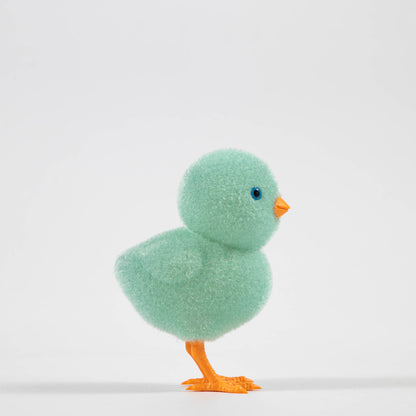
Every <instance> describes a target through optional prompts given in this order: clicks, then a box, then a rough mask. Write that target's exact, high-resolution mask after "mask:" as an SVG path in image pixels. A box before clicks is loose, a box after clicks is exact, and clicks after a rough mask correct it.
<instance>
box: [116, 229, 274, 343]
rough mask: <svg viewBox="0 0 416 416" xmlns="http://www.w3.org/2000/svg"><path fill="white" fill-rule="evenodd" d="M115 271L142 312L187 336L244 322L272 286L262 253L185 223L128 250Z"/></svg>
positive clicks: (213, 334) (212, 335) (207, 335)
mask: <svg viewBox="0 0 416 416" xmlns="http://www.w3.org/2000/svg"><path fill="white" fill-rule="evenodd" d="M116 271H117V272H116V273H117V276H118V280H119V282H120V284H121V287H122V289H123V291H124V293H126V295H127V297H128V298H129V300H130V302H131V303H132V304H133V306H134V307H135V308H136V310H137V311H138V312H139V313H140V314H141V315H142V317H143V318H144V319H145V320H146V321H148V322H149V323H150V324H152V325H154V326H155V327H157V328H159V329H161V330H163V331H166V332H169V333H171V334H173V335H176V336H177V337H178V338H180V339H183V340H185V341H190V340H213V339H216V338H218V337H220V336H221V335H223V334H225V333H227V332H228V331H230V330H232V329H234V328H236V327H238V326H240V325H242V324H244V323H245V322H246V321H248V320H250V319H251V318H252V317H253V316H254V315H256V314H257V312H259V311H260V310H261V308H262V307H263V305H264V303H265V302H266V301H267V298H268V297H269V294H270V289H271V273H270V267H269V264H268V262H267V259H266V257H265V256H264V254H263V253H262V252H260V251H250V252H245V251H241V250H238V249H233V248H229V247H226V246H224V245H221V244H219V243H216V242H213V241H210V240H208V239H206V238H204V237H201V236H200V235H198V234H196V233H193V232H191V231H189V230H188V229H186V228H178V229H175V230H172V231H168V232H165V233H163V234H159V235H157V236H155V237H153V238H151V239H150V240H148V241H146V242H144V243H142V244H139V245H138V246H135V247H133V248H131V249H129V250H128V251H127V252H125V253H124V254H123V255H122V256H120V257H119V259H118V261H117V264H116Z"/></svg>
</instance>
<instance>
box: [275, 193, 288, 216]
mask: <svg viewBox="0 0 416 416" xmlns="http://www.w3.org/2000/svg"><path fill="white" fill-rule="evenodd" d="M289 208H290V206H289V205H288V204H286V202H285V201H284V199H283V198H281V197H280V196H279V198H277V199H276V202H275V203H274V207H273V209H274V214H275V215H276V217H277V218H280V217H281V216H282V215H283V214H285V213H286V212H287V211H288V210H289Z"/></svg>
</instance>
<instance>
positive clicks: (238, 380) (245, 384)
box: [182, 375, 261, 390]
mask: <svg viewBox="0 0 416 416" xmlns="http://www.w3.org/2000/svg"><path fill="white" fill-rule="evenodd" d="M217 377H218V379H219V380H220V381H224V382H227V383H231V384H234V385H238V386H240V387H242V388H243V389H245V390H258V389H261V387H260V386H258V385H257V384H254V382H253V380H251V379H249V378H247V377H244V376H240V377H225V376H220V375H217ZM203 383H208V380H207V379H205V378H190V379H189V380H186V381H184V382H183V383H182V384H195V385H197V384H203ZM187 390H191V389H187Z"/></svg>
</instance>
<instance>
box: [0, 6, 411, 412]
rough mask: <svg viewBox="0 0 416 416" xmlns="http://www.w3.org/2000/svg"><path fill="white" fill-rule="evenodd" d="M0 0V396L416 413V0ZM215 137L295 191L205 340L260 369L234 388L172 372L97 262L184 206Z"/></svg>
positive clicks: (8, 403) (127, 405) (172, 345)
mask: <svg viewBox="0 0 416 416" xmlns="http://www.w3.org/2000/svg"><path fill="white" fill-rule="evenodd" d="M0 7H1V11H0V48H1V54H0V89H1V93H0V120H1V123H0V146H1V147H0V189H1V208H0V209H1V216H0V230H1V234H0V235H1V237H0V340H1V342H0V368H1V371H0V382H1V383H2V386H3V388H2V390H3V393H4V394H3V395H2V396H0V412H1V413H2V414H3V413H4V414H8V415H11V414H25V413H28V412H29V411H31V412H32V413H33V412H34V411H35V412H36V414H42V415H44V414H45V413H47V412H48V411H49V412H50V413H51V414H57V410H59V414H74V413H75V411H77V413H78V414H82V413H88V412H90V411H91V409H96V408H97V409H99V410H100V411H101V413H103V414H114V413H115V412H116V411H117V412H120V413H125V414H129V413H133V412H135V414H136V412H137V411H138V410H139V409H140V410H143V409H144V410H145V411H146V412H150V410H149V409H150V407H151V406H152V407H153V410H154V409H159V410H160V409H162V408H163V409H169V410H170V411H171V412H172V413H179V411H181V414H182V415H183V414H186V410H189V412H194V411H195V410H197V411H198V412H199V413H201V414H204V412H205V413H208V412H209V413H212V412H216V413H221V412H225V411H227V410H235V409H236V408H238V409H239V412H242V411H243V410H245V411H246V412H247V413H250V412H251V413H253V412H254V410H255V409H257V410H259V411H261V410H270V409H271V408H273V409H275V410H278V411H280V413H279V414H282V415H284V414H289V415H292V414H293V415H297V414H319V415H325V414H331V415H334V414H337V415H342V414H349V415H350V414H360V415H366V414H369V415H370V414H375V415H378V416H379V415H382V414H394V415H407V414H409V415H410V414H414V409H415V408H416V406H415V404H416V403H415V401H416V399H415V396H416V395H415V389H414V382H413V381H412V380H414V377H416V358H415V357H416V354H415V352H416V351H415V350H416V346H415V344H416V333H415V330H414V328H415V327H416V322H415V321H416V318H415V317H416V303H415V301H414V296H415V295H414V294H415V292H416V279H415V275H416V273H415V272H416V266H415V261H414V248H415V237H414V236H415V231H416V220H415V215H414V213H415V205H416V194H415V192H414V189H415V178H416V168H415V163H414V155H415V150H416V149H415V147H416V145H415V135H416V124H415V115H416V106H415V96H416V82H415V77H414V74H415V73H416V59H415V48H414V39H415V37H416V28H415V25H414V21H415V18H416V15H415V6H414V3H413V2H412V1H410V0H409V1H395V2H393V1H391V2H388V1H368V0H365V1H349V2H332V1H329V0H328V1H315V2H308V1H300V2H273V1H264V2H254V1H241V0H239V1H230V0H225V1H224V0H221V1H220V0H213V1H209V2H195V1H191V0H184V1H154V2H140V1H139V2H137V1H120V2H117V3H115V2H110V1H101V2H99V3H97V2H93V1H90V0H83V1H71V2H55V1H52V0H50V1H46V0H40V1H37V2H31V1H27V0H26V1H13V2H12V1H3V2H2V3H1V5H0ZM219 147H238V148H242V149H246V150H249V151H253V152H255V153H256V154H257V155H258V156H260V157H262V158H263V159H264V160H266V162H267V163H268V164H269V165H270V166H271V168H272V170H273V171H274V172H275V174H276V177H277V179H278V182H279V184H280V188H281V191H282V194H283V196H284V198H285V199H286V200H287V202H288V203H289V204H290V205H291V206H292V210H291V211H290V212H289V213H288V214H287V215H285V217H284V218H283V221H282V224H281V227H280V229H279V231H278V233H277V234H276V236H275V237H274V238H273V240H272V241H271V242H270V244H268V246H267V247H266V249H265V250H266V253H267V255H268V257H269V259H270V262H271V265H272V269H273V272H274V276H275V287H274V291H273V294H272V297H271V299H270V301H269V303H268V304H267V306H266V308H265V309H264V311H263V312H262V313H261V314H260V315H259V316H258V317H257V318H255V320H253V321H252V322H250V323H248V324H247V325H245V326H244V327H242V328H240V329H238V330H236V331H234V332H233V333H231V334H229V335H227V336H225V337H223V338H222V339H220V340H218V341H217V342H215V343H212V344H209V345H208V354H209V357H210V358H211V361H212V363H213V365H214V368H217V369H218V371H220V372H222V373H223V374H226V375H240V374H241V375H246V376H251V377H253V378H255V379H256V380H259V382H261V381H262V380H263V381H264V383H263V384H264V387H265V388H266V389H265V390H264V391H262V392H253V393H251V394H249V395H248V397H244V398H241V397H240V396H239V397H235V396H232V397H231V396H221V395H216V394H213V395H209V394H208V395H204V394H202V395H201V394H192V393H190V394H189V395H188V394H185V393H182V392H180V390H181V387H179V388H178V387H174V388H173V387H171V386H177V383H178V382H179V381H181V380H183V379H186V378H188V377H191V376H193V375H196V374H197V371H196V368H195V366H194V364H193V363H192V362H191V360H190V359H189V357H187V355H186V353H185V352H184V348H183V345H182V343H181V342H179V341H177V340H175V339H174V338H173V337H171V336H168V335H166V334H163V333H161V332H158V331H156V330H154V329H153V328H151V327H149V326H147V325H146V324H145V323H144V322H143V321H142V320H141V319H140V317H138V316H137V315H136V314H135V313H134V311H133V309H132V307H131V306H130V305H129V304H128V302H127V300H126V299H125V298H124V297H123V295H122V294H121V292H120V290H119V289H118V287H117V284H116V282H115V279H114V277H113V274H112V267H113V263H114V260H115V258H116V256H117V255H118V253H120V252H121V251H122V250H124V249H126V248H128V247H129V246H131V245H134V244H136V243H138V242H141V241H143V240H145V239H146V238H148V237H150V236H152V235H153V234H155V233H157V232H160V231H164V230H166V229H169V228H174V227H177V226H179V225H180V220H179V216H178V214H177V209H176V191H177V186H178V184H179V181H180V178H181V175H182V174H183V172H184V170H185V169H186V167H187V166H188V165H189V164H190V163H191V162H192V161H194V160H195V159H196V158H197V157H199V156H200V155H202V154H203V153H205V152H207V151H210V150H213V149H216V148H219ZM362 378H364V382H363V381H362ZM298 379H307V380H312V381H309V384H308V385H309V387H308V388H297V387H294V388H293V389H291V388H288V386H289V387H290V386H293V383H295V385H296V380H298ZM322 379H323V380H326V381H325V382H323V383H322V381H320V380H322ZM351 379H352V380H358V382H351ZM267 380H269V382H268V381H267ZM285 380H286V381H285ZM340 380H341V381H340ZM342 380H344V381H342ZM409 380H410V381H409ZM13 383H15V384H13ZM16 383H17V384H16ZM42 383H47V384H46V385H45V384H42ZM123 383H127V384H123ZM148 383H154V384H150V385H149V384H148ZM337 383H338V384H337ZM343 383H344V384H343ZM360 383H361V384H360ZM363 383H364V385H363ZM31 386H32V387H31ZM36 386H37V387H36ZM53 386H55V387H53ZM149 386H150V387H149ZM152 386H153V387H152ZM155 386H156V387H155ZM164 386H165V387H164ZM166 386H167V387H166ZM314 386H315V387H314ZM316 386H318V387H316ZM331 386H332V387H331ZM334 386H335V387H336V386H338V387H339V389H336V388H335V387H334ZM412 386H413V390H412ZM136 387H137V390H138V392H137V393H136V394H135V393H133V390H134V389H135V388H136ZM344 387H345V388H344ZM364 387H365V388H364ZM152 388H153V389H154V391H155V392H156V393H158V394H154V393H150V392H147V389H152ZM165 388H166V389H167V390H169V391H163V392H161V391H159V390H164V389H165ZM171 388H172V389H174V390H175V391H174V392H170V389H171ZM178 389H179V392H178V391H177V390H178ZM143 390H144V391H143ZM23 399H24V400H23ZM45 409H48V410H45ZM410 409H412V411H413V413H411V410H410ZM84 410H85V412H84Z"/></svg>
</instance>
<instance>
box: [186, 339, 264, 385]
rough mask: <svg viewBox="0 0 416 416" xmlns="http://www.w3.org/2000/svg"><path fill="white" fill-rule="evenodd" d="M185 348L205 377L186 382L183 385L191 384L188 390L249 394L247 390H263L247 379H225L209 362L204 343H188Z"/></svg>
mask: <svg viewBox="0 0 416 416" xmlns="http://www.w3.org/2000/svg"><path fill="white" fill-rule="evenodd" d="M185 347H186V351H187V352H188V354H189V355H190V356H191V357H192V358H193V359H194V361H195V362H196V364H197V365H198V367H199V369H200V371H201V373H202V375H203V376H204V377H203V378H191V379H189V380H186V381H184V382H183V383H182V384H191V385H190V386H189V387H188V388H187V390H194V391H221V392H225V393H247V390H255V389H260V388H261V387H259V386H257V385H256V384H254V383H253V380H250V379H249V378H246V377H224V376H220V375H218V374H217V373H216V372H215V371H214V369H213V368H212V367H211V364H210V363H209V361H208V358H207V356H206V353H205V346H204V342H203V341H187V342H186V344H185Z"/></svg>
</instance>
